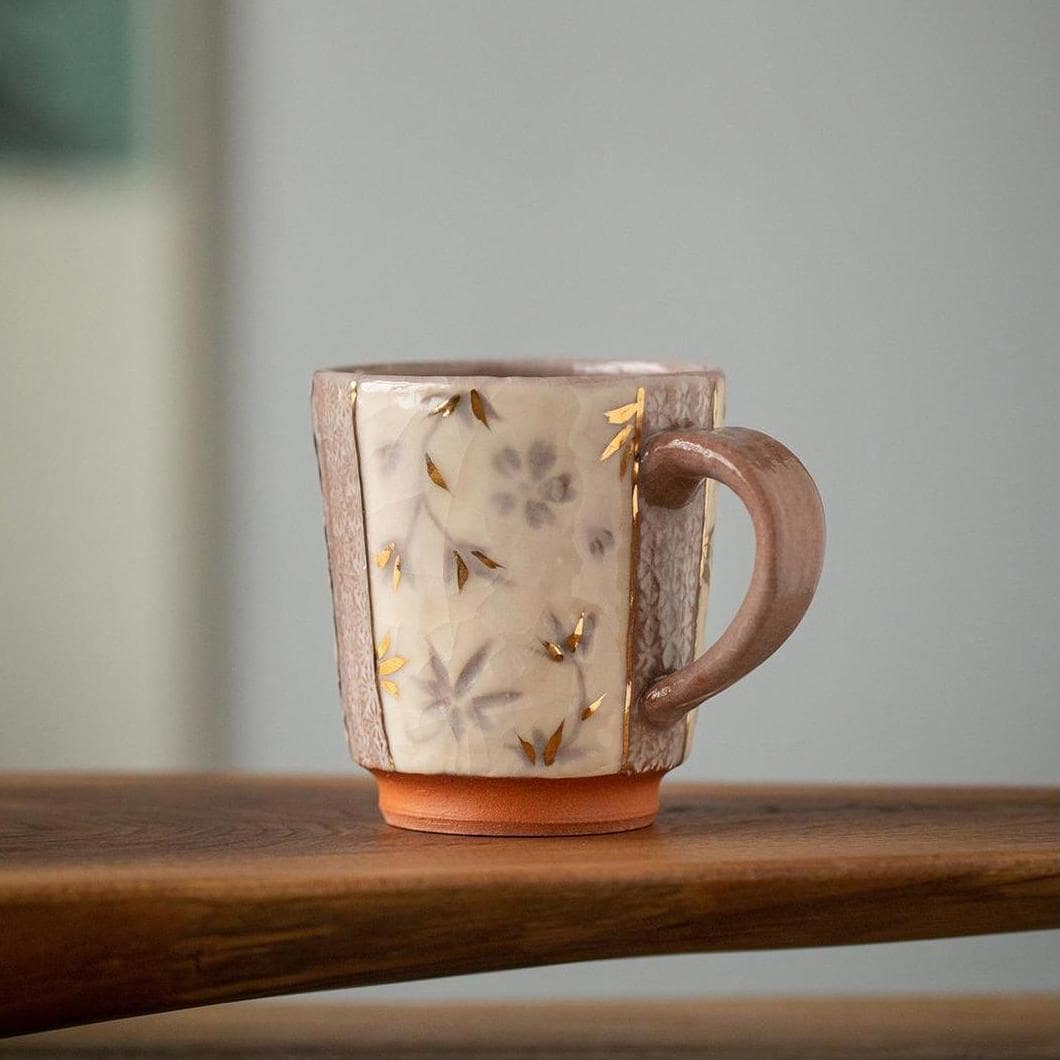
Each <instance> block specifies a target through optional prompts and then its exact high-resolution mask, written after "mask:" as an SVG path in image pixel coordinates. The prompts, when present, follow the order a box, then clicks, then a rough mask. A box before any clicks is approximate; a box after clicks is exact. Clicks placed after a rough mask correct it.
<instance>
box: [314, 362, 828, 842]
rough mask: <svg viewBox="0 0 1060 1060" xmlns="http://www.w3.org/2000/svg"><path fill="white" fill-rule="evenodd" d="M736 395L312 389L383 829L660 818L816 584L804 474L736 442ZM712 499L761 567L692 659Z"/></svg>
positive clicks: (317, 379)
mask: <svg viewBox="0 0 1060 1060" xmlns="http://www.w3.org/2000/svg"><path fill="white" fill-rule="evenodd" d="M723 387H724V382H723V377H722V374H721V372H719V371H716V370H713V369H702V368H695V367H686V366H671V365H662V364H652V363H639V362H628V363H589V362H586V363H575V362H570V363H568V362H564V363H548V362H543V363H534V362H525V363H507V362H496V363H493V362H488V363H487V362H483V363H441V362H439V363H432V362H425V363H405V364H389V365H388V364H377V365H364V366H360V367H352V368H339V369H330V370H323V371H320V372H317V373H316V374H315V376H314V379H313V397H312V402H313V419H314V426H315V437H316V444H317V454H318V460H319V466H320V478H321V488H322V492H323V497H324V513H325V536H326V541H327V549H328V559H329V565H330V571H331V584H332V593H333V600H334V617H335V636H336V642H337V655H338V667H339V686H340V693H341V697H342V701H343V706H344V714H345V721H346V733H347V738H348V742H349V747H350V751H351V753H352V755H353V757H354V759H355V760H356V761H358V762H359V763H360V764H361V765H363V766H365V767H367V768H368V769H370V770H371V771H372V772H373V773H374V774H375V776H376V778H377V781H378V786H379V798H380V808H381V810H382V813H383V816H384V817H385V819H386V820H387V821H388V822H389V823H390V824H393V825H398V826H401V827H404V828H413V829H420V830H426V831H440V832H456V833H468V834H480V835H486V834H496V835H552V834H562V833H571V834H579V833H592V832H609V831H622V830H625V829H631V828H639V827H642V826H644V825H647V824H650V823H651V821H652V819H653V818H654V816H655V814H656V812H657V810H658V800H659V781H660V779H661V778H662V775H663V774H664V773H665V772H666V771H667V770H669V769H672V768H673V767H674V766H676V765H678V764H680V762H681V761H682V760H683V759H684V758H685V756H686V754H687V753H688V748H689V741H690V738H691V735H692V725H693V719H694V716H695V711H694V709H693V708H694V707H696V706H697V705H698V704H699V703H701V702H703V701H704V700H706V699H709V698H710V697H711V696H713V695H715V694H717V693H718V692H721V691H722V690H723V689H725V688H727V687H728V686H729V685H731V684H732V683H733V682H734V681H737V680H738V679H739V678H741V677H742V676H743V675H744V674H746V673H747V672H748V671H750V670H751V669H753V668H754V667H756V666H757V665H758V664H759V663H761V662H762V661H763V660H765V659H766V658H767V657H768V656H769V655H770V654H772V653H773V652H774V651H775V650H776V649H777V648H778V647H779V646H780V645H781V644H782V643H783V641H784V640H785V639H786V638H787V637H788V635H789V634H790V633H791V631H792V630H793V629H794V628H795V626H796V625H797V624H798V622H799V620H800V619H801V618H802V615H803V613H804V612H805V610H806V608H807V606H808V605H809V603H810V599H811V597H812V596H813V592H814V589H815V587H816V585H817V579H818V576H819V574H820V570H821V562H822V556H823V549H824V517H823V513H822V509H821V502H820V497H819V496H818V493H817V490H816V488H815V486H814V484H813V481H812V479H811V478H810V476H809V474H808V473H807V472H806V470H805V468H804V467H803V466H802V464H800V463H799V461H798V460H797V459H796V458H795V457H794V456H793V455H792V454H791V453H790V452H789V451H788V450H787V449H785V448H784V446H782V445H781V444H780V443H779V442H776V441H774V440H773V439H772V438H770V437H768V436H767V435H764V434H761V433H759V432H757V431H752V430H747V429H744V428H739V427H729V428H725V427H722V415H723V403H724V402H723V394H724V389H723ZM716 482H721V483H724V484H725V485H727V486H729V487H730V488H731V489H733V490H734V491H735V492H736V494H737V495H738V496H739V497H740V499H741V500H742V501H743V502H744V504H745V505H746V506H747V508H748V510H749V512H750V514H751V518H752V521H753V525H754V530H755V538H756V551H755V562H754V570H753V573H752V576H751V585H750V588H749V590H748V592H747V595H746V597H745V599H744V601H743V604H742V605H741V607H740V609H739V611H738V612H737V614H736V616H735V618H734V619H733V621H732V623H731V624H730V626H729V627H728V629H726V630H725V632H724V633H723V634H722V635H721V637H720V639H719V640H718V641H717V643H715V644H714V645H713V647H711V648H710V650H709V651H707V652H706V653H705V654H704V655H702V656H700V657H698V658H697V657H696V648H697V644H698V642H699V638H700V635H701V633H702V629H703V621H704V616H705V609H706V602H707V590H708V586H709V577H710V552H711V534H712V531H713V527H714V489H715V483H716Z"/></svg>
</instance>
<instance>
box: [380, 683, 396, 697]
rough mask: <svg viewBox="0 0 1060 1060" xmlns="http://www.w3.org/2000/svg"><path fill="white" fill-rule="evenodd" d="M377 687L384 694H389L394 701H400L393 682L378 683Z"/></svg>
mask: <svg viewBox="0 0 1060 1060" xmlns="http://www.w3.org/2000/svg"><path fill="white" fill-rule="evenodd" d="M379 687H380V688H381V689H382V690H383V691H384V692H389V693H390V695H392V696H393V697H394V698H395V699H400V698H401V696H400V694H399V693H398V686H397V685H396V684H394V682H393V681H386V680H383V681H380V682H379Z"/></svg>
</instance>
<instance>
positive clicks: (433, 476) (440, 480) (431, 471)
mask: <svg viewBox="0 0 1060 1060" xmlns="http://www.w3.org/2000/svg"><path fill="white" fill-rule="evenodd" d="M423 459H424V461H425V462H426V464H427V477H428V478H429V479H430V480H431V481H432V482H433V483H434V484H435V485H436V486H437V487H438V488H439V489H443V490H445V491H446V492H447V493H448V492H449V483H448V482H446V481H445V475H443V474H442V473H441V471H439V470H438V465H437V464H436V463H435V462H434V461H433V460H432V459H431V454H430V453H424V454H423Z"/></svg>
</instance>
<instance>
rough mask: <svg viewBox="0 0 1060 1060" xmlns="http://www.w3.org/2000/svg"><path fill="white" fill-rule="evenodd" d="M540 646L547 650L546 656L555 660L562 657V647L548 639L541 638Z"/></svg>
mask: <svg viewBox="0 0 1060 1060" xmlns="http://www.w3.org/2000/svg"><path fill="white" fill-rule="evenodd" d="M541 646H542V647H543V648H544V649H545V651H547V652H548V657H549V658H550V659H552V660H554V661H555V662H559V661H560V660H561V659H562V658H563V649H562V648H561V647H560V646H559V645H558V644H554V643H553V642H552V641H550V640H543V641H542V642H541Z"/></svg>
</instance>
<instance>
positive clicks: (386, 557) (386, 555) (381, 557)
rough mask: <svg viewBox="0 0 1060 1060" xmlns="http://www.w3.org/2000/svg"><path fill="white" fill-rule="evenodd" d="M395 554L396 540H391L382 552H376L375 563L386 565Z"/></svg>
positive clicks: (381, 565) (380, 565) (379, 565)
mask: <svg viewBox="0 0 1060 1060" xmlns="http://www.w3.org/2000/svg"><path fill="white" fill-rule="evenodd" d="M393 554H394V542H393V541H391V542H390V544H389V545H387V546H386V548H384V549H383V550H382V551H381V552H377V553H376V554H375V565H376V566H377V567H385V566H386V565H387V564H388V563H389V562H390V557H391V556H392V555H393Z"/></svg>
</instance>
